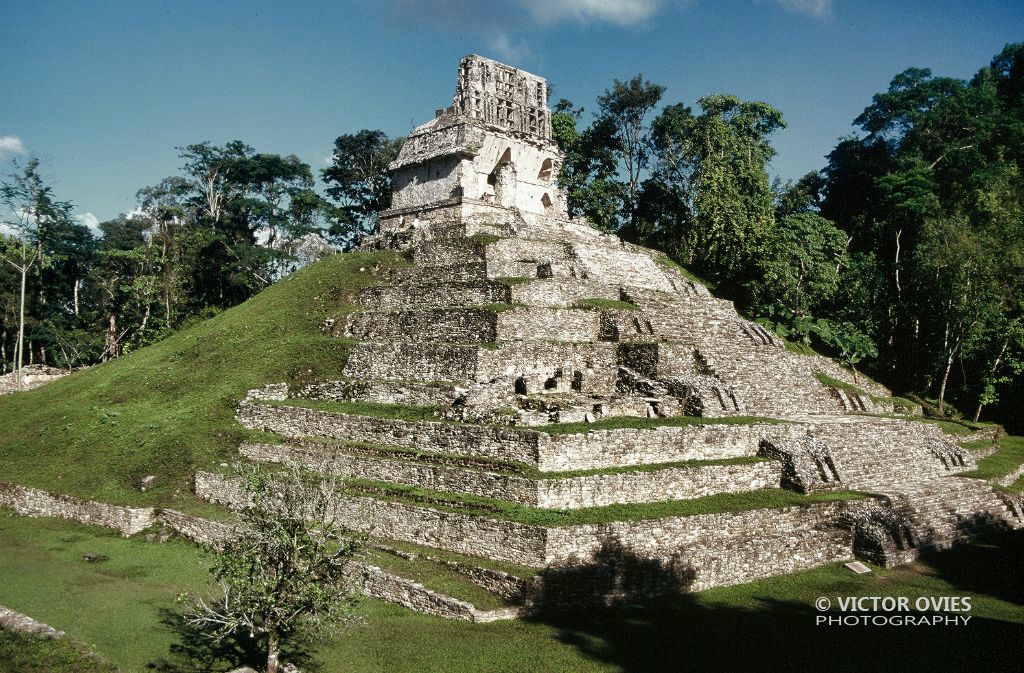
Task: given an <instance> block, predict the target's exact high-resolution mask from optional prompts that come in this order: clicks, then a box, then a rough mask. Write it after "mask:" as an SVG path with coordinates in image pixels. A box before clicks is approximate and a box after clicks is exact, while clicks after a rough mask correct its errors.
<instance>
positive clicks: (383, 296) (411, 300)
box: [359, 281, 525, 310]
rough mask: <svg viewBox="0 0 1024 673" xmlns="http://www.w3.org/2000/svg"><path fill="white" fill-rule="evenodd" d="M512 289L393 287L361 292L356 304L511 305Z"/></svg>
mask: <svg viewBox="0 0 1024 673" xmlns="http://www.w3.org/2000/svg"><path fill="white" fill-rule="evenodd" d="M514 289H515V288H513V287H512V286H510V285H506V284H504V283H497V282H491V281H483V282H481V281H456V282H439V283H431V284H406V285H392V286H387V287H370V288H366V289H364V290H362V291H361V292H360V293H359V303H360V304H361V305H362V306H364V307H365V308H367V309H370V310H400V309H406V308H409V307H426V306H437V307H451V306H475V305H480V304H511V303H514V302H516V300H515V299H514V298H513V292H514ZM520 303H525V302H520Z"/></svg>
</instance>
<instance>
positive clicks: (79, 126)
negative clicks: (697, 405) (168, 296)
mask: <svg viewBox="0 0 1024 673" xmlns="http://www.w3.org/2000/svg"><path fill="white" fill-rule="evenodd" d="M1021 40H1024V2H1021V1H1020V0H1010V1H1003V2H994V1H989V0H974V1H971V2H968V1H962V2H961V1H946V2H944V1H942V0H934V1H932V2H919V1H917V0H902V1H900V2H881V1H872V0H858V1H855V0H718V1H714V0H502V1H492V2H484V1H478V0H433V1H431V0H419V1H416V0H376V1H374V0H350V1H346V2H302V3H299V2H260V1H257V0H250V1H248V2H236V1H231V0H206V1H204V2H192V1H185V0H180V1H173V0H165V1H163V2H156V1H136V2H128V1H91V0H78V1H74V2H61V1H56V0H49V1H42V0H0V160H3V162H4V163H6V161H7V160H8V159H10V158H11V157H18V156H22V157H24V156H27V155H28V154H29V153H30V154H32V155H35V156H38V157H39V158H40V159H41V160H42V162H43V169H44V173H45V175H47V176H48V177H49V179H50V180H51V182H52V184H53V185H54V188H55V192H56V195H57V196H58V197H59V198H61V199H64V200H71V201H73V202H74V203H75V204H76V212H77V213H78V214H79V215H81V216H82V217H83V218H84V219H85V220H86V221H89V222H95V221H96V220H100V221H102V220H104V219H108V218H111V217H114V216H116V215H117V214H118V213H119V212H126V211H129V210H131V209H132V208H133V206H134V195H135V192H136V191H137V190H138V189H139V188H140V187H143V186H146V185H151V184H154V183H156V182H158V181H159V180H160V179H162V178H163V177H165V176H167V175H171V174H174V173H175V172H176V171H177V169H178V167H179V165H180V161H179V159H178V157H177V152H176V151H175V149H174V148H175V146H178V145H185V144H189V143H193V142H199V141H202V140H210V141H212V142H214V143H218V144H220V143H224V142H226V141H228V140H232V139H235V138H238V139H241V140H244V141H245V142H247V143H249V144H250V145H252V146H254V147H255V148H256V149H257V150H258V151H261V152H276V153H282V154H297V155H298V156H300V157H301V158H302V159H303V160H305V161H307V162H308V163H310V164H311V165H312V166H313V167H314V168H315V169H319V168H322V167H323V166H324V165H325V163H324V160H325V158H326V157H329V155H330V152H331V147H332V144H333V140H334V138H335V137H336V136H338V135H339V134H341V133H348V132H354V131H358V130H359V129H361V128H380V129H383V130H384V131H386V132H387V133H389V134H392V135H400V134H404V133H407V132H408V131H409V130H410V129H411V128H412V126H413V125H415V124H417V123H421V122H423V121H426V120H428V119H429V118H430V117H431V116H432V115H433V111H434V109H436V108H439V107H445V106H447V105H449V104H450V102H451V96H452V94H453V92H454V87H455V73H456V66H457V63H458V60H459V58H460V57H462V56H464V55H465V54H468V53H479V54H483V55H485V56H489V57H492V58H496V59H498V60H502V61H504V62H507V63H510V64H512V65H516V66H519V67H522V68H524V69H526V70H529V71H531V72H534V73H536V74H538V75H541V76H544V77H546V78H547V79H548V81H549V82H550V83H551V84H552V85H553V86H554V87H555V89H556V92H555V97H556V98H559V97H567V98H569V99H571V100H573V101H574V102H576V104H577V105H583V106H584V107H585V108H586V109H587V115H588V116H589V114H590V112H591V111H592V110H593V109H594V99H595V98H596V97H597V96H598V95H599V94H600V93H601V92H602V91H603V90H604V89H606V88H608V86H609V85H610V84H611V82H612V80H613V79H614V78H618V79H626V78H628V77H631V76H632V75H635V74H636V73H643V75H644V76H645V77H647V78H648V79H650V80H652V81H655V82H657V83H659V84H663V85H665V86H667V87H668V91H667V92H666V96H665V102H666V103H674V102H678V101H682V102H685V103H688V104H692V103H693V102H694V101H696V99H698V98H700V97H701V96H704V95H706V94H708V93H714V92H726V93H732V94H735V95H738V96H740V97H741V98H745V99H758V100H764V101H767V102H769V103H771V104H772V105H774V106H775V107H777V108H779V109H780V110H781V111H782V112H783V114H784V116H785V118H786V120H787V122H788V124H789V127H788V128H787V129H786V130H785V131H782V132H780V133H778V134H777V135H776V136H774V143H775V146H776V148H777V150H778V156H777V157H776V158H775V160H774V162H773V163H772V166H771V172H772V174H773V175H779V176H781V177H783V178H796V177H799V176H800V175H802V174H803V173H805V172H807V171H809V170H815V169H818V168H821V167H822V165H823V164H824V155H825V154H827V153H828V152H829V150H830V149H831V148H832V147H833V146H834V144H835V141H836V139H837V138H839V137H840V136H843V135H846V134H849V133H851V132H853V130H854V129H853V128H852V127H851V124H850V122H851V121H852V120H853V118H854V117H856V116H857V115H858V114H859V113H860V111H861V110H863V109H864V107H865V106H867V105H868V104H869V103H870V101H871V96H872V95H873V94H874V93H877V92H879V91H883V90H885V88H886V87H887V86H888V82H889V80H890V79H891V78H892V76H893V75H895V74H897V73H898V72H900V71H902V70H904V69H906V68H907V67H910V66H920V67H929V68H931V69H932V70H933V71H934V72H935V73H936V74H942V75H949V76H955V77H964V78H967V77H970V76H971V75H972V74H973V73H974V72H975V71H976V70H977V69H978V68H979V67H981V66H982V65H984V64H986V63H988V61H989V60H990V59H991V57H992V56H993V55H995V54H996V53H998V52H999V51H1000V50H1001V49H1002V47H1003V45H1004V44H1006V43H1008V42H1014V41H1021Z"/></svg>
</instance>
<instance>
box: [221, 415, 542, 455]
mask: <svg viewBox="0 0 1024 673" xmlns="http://www.w3.org/2000/svg"><path fill="white" fill-rule="evenodd" d="M237 418H238V421H239V423H241V424H242V425H243V426H245V427H247V428H249V429H252V430H264V431H268V432H276V433H277V434H280V435H284V436H285V437H328V438H332V439H343V440H349V441H363V442H373V443H380V444H385V445H391V446H401V447H407V448H413V449H426V450H434V451H442V452H446V453H454V454H458V455H467V456H486V457H488V458H495V459H498V460H505V461H517V462H522V463H527V464H530V465H532V464H536V462H537V435H538V433H536V432H533V431H529V430H517V429H512V428H503V427H489V426H473V425H458V424H455V423H440V422H437V421H398V420H394V419H388V418H376V417H373V416H353V415H349V414H342V413H335V412H330V411H319V410H316V409H306V408H304V407H278V406H269V405H263V404H252V403H248V402H243V403H242V404H240V405H239V407H238V414H237Z"/></svg>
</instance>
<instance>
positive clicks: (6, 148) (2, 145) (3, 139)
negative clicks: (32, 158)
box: [0, 136, 28, 159]
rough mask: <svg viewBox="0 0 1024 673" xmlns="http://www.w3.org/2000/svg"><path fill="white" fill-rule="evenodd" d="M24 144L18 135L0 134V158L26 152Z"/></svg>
mask: <svg viewBox="0 0 1024 673" xmlns="http://www.w3.org/2000/svg"><path fill="white" fill-rule="evenodd" d="M27 153H28V150H26V149H25V144H24V143H22V142H21V138H19V137H18V136H0V159H3V158H4V157H5V156H10V155H13V154H27Z"/></svg>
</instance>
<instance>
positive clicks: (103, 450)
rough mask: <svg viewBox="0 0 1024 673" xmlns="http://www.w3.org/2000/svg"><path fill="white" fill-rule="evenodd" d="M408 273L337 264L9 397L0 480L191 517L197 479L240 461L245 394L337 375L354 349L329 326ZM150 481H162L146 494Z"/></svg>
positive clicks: (383, 264) (352, 259) (372, 263)
mask: <svg viewBox="0 0 1024 673" xmlns="http://www.w3.org/2000/svg"><path fill="white" fill-rule="evenodd" d="M404 264H405V262H403V261H402V260H401V258H399V257H397V256H396V255H394V254H391V253H354V254H347V255H338V256H334V257H331V258H329V259H326V260H323V261H322V262H319V263H317V264H315V265H313V266H311V267H309V268H308V269H305V270H303V271H300V272H298V273H295V274H293V275H291V276H289V277H287V278H285V279H283V280H281V281H280V282H278V283H276V284H274V285H273V286H271V287H270V288H268V289H267V290H265V291H264V292H262V293H260V294H259V295H257V296H256V297H254V298H252V299H251V300H249V301H247V302H246V303H244V304H242V305H240V306H236V307H235V308H232V309H230V310H228V311H225V312H223V313H221V314H220V315H218V316H216V317H214V318H212V319H211V320H207V321H205V322H203V323H201V324H199V325H196V326H195V327H192V328H190V329H186V330H183V331H181V332H179V333H177V334H175V335H174V336H172V337H170V338H168V339H166V340H164V341H161V342H160V343H157V344H154V345H152V346H149V347H147V348H143V349H141V350H139V351H136V352H135V353H132V354H130V355H128V356H126V357H123V358H119V359H117V360H114V361H111V362H107V363H105V364H102V365H98V366H96V367H92V368H89V369H87V370H83V371H80V372H77V373H75V374H72V375H71V376H67V377H65V378H63V379H60V380H58V381H56V382H54V383H51V384H49V385H46V386H43V387H42V388H38V389H36V390H33V391H29V392H24V393H17V394H13V395H6V396H4V397H0V480H5V481H13V482H17V483H20V484H24V485H28V486H36V487H39V488H46V489H51V490H54V491H59V492H62V493H70V494H72V495H78V496H81V497H88V498H94V499H98V500H103V501H106V502H111V503H118V504H128V505H157V506H167V505H172V504H173V505H175V506H181V505H182V504H185V505H186V506H187V501H189V500H191V497H190V495H189V490H190V477H191V475H192V473H193V472H194V471H195V469H196V468H201V467H209V466H210V465H211V464H215V463H217V462H221V461H229V460H232V459H233V457H234V455H235V450H236V449H237V446H238V443H239V442H240V441H241V440H242V439H243V438H244V437H245V434H246V433H245V431H244V430H243V429H242V428H241V427H239V426H237V425H236V424H235V423H234V420H233V416H234V410H235V406H236V405H237V403H238V401H239V399H240V398H241V397H242V396H243V395H244V394H245V392H246V391H247V390H250V389H252V388H256V387H259V386H261V385H264V384H267V383H273V382H277V381H286V380H287V381H301V380H305V379H310V380H312V379H316V378H329V377H331V376H336V375H338V374H339V373H340V371H341V368H342V367H343V366H344V363H345V359H346V357H347V355H348V349H349V346H350V344H349V343H347V342H345V341H344V340H342V339H336V338H332V337H329V336H326V335H325V334H323V333H322V332H321V331H320V325H321V324H322V323H323V321H324V320H325V319H326V318H329V317H336V316H339V315H341V314H344V313H346V312H349V311H352V310H354V309H355V304H354V302H355V298H356V294H357V292H358V291H359V289H361V288H363V287H367V286H370V285H375V284H379V283H380V282H381V279H382V278H383V277H385V274H386V272H387V271H388V270H389V269H390V268H392V267H395V266H399V265H404ZM147 475H155V476H156V477H157V480H156V483H155V485H154V487H153V488H152V489H151V490H149V491H146V492H144V493H143V492H140V491H138V490H137V488H136V485H137V484H138V483H139V481H140V480H141V479H142V478H143V477H145V476H147Z"/></svg>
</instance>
